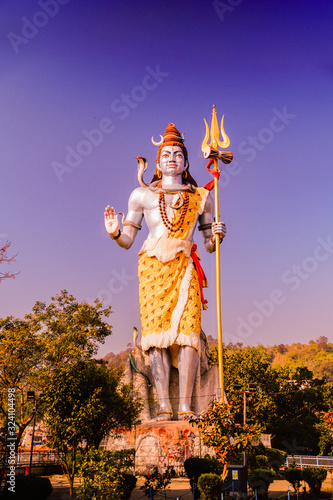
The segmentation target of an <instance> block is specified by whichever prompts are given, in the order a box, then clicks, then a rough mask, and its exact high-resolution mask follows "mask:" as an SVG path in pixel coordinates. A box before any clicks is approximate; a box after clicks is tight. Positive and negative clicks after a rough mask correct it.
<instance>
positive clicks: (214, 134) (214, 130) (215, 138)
mask: <svg viewBox="0 0 333 500" xmlns="http://www.w3.org/2000/svg"><path fill="white" fill-rule="evenodd" d="M204 122H205V124H206V135H205V138H204V140H203V142H202V146H201V150H202V152H204V151H205V149H206V147H207V146H210V147H211V148H212V149H215V150H217V149H218V147H219V146H220V148H222V149H226V148H228V147H229V146H230V139H229V137H228V136H227V134H226V133H225V130H224V125H223V122H224V115H223V116H222V120H221V136H222V139H223V142H222V141H221V140H220V129H219V126H218V123H217V116H216V109H215V104H214V105H213V112H212V122H211V125H210V137H211V142H210V143H209V144H208V139H209V127H208V123H207V122H206V120H205V118H204Z"/></svg>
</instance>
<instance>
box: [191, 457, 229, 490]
mask: <svg viewBox="0 0 333 500" xmlns="http://www.w3.org/2000/svg"><path fill="white" fill-rule="evenodd" d="M184 469H185V472H186V475H187V477H188V478H189V480H190V485H191V489H192V490H193V485H194V488H195V498H196V499H197V498H199V497H200V492H199V491H198V480H199V477H200V476H201V474H209V473H212V474H222V470H223V465H222V464H220V462H218V461H217V460H216V458H214V457H209V456H206V457H205V458H199V457H191V458H188V459H187V460H185V462H184Z"/></svg>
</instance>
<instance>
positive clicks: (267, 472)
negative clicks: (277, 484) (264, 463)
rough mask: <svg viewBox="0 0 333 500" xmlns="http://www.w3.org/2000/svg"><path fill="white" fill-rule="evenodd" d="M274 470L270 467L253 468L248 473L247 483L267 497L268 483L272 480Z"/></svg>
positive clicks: (263, 496)
mask: <svg viewBox="0 0 333 500" xmlns="http://www.w3.org/2000/svg"><path fill="white" fill-rule="evenodd" d="M275 476H276V475H275V472H274V471H273V470H272V469H254V470H252V471H251V474H250V475H249V479H248V483H249V486H250V488H252V490H257V493H258V495H260V496H261V497H262V498H267V495H268V488H269V485H270V484H271V483H272V482H273V481H274V478H275Z"/></svg>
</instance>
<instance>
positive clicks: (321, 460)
mask: <svg viewBox="0 0 333 500" xmlns="http://www.w3.org/2000/svg"><path fill="white" fill-rule="evenodd" d="M292 462H295V464H296V466H297V467H300V468H301V469H303V468H304V467H325V468H326V469H333V457H318V456H309V455H288V456H287V458H286V463H285V465H286V467H289V465H290V464H291V463H292Z"/></svg>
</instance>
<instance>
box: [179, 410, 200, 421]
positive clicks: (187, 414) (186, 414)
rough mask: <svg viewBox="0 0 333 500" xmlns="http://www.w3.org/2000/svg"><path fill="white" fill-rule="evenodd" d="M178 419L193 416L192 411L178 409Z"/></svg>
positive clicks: (186, 418)
mask: <svg viewBox="0 0 333 500" xmlns="http://www.w3.org/2000/svg"><path fill="white" fill-rule="evenodd" d="M177 414H178V420H188V419H189V418H190V417H195V416H196V415H195V413H194V411H191V410H186V411H178V412H177Z"/></svg>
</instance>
